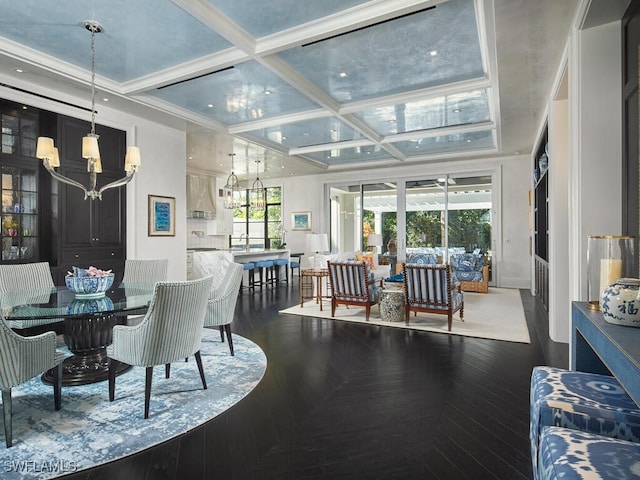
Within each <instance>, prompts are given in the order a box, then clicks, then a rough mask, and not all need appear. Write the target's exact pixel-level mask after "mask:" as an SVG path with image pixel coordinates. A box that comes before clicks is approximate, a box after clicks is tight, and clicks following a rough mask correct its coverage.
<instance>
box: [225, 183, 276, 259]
mask: <svg viewBox="0 0 640 480" xmlns="http://www.w3.org/2000/svg"><path fill="white" fill-rule="evenodd" d="M265 191H266V199H267V201H266V204H265V208H264V210H254V209H251V208H249V204H248V201H247V199H248V198H249V196H248V193H249V191H248V190H245V191H244V192H242V194H241V197H240V203H241V206H240V208H236V209H235V210H234V211H233V235H231V238H230V240H229V246H230V247H231V248H244V247H245V246H246V245H247V244H248V245H249V246H250V247H252V248H279V247H281V246H282V243H283V241H284V228H283V225H282V188H281V187H268V188H265Z"/></svg>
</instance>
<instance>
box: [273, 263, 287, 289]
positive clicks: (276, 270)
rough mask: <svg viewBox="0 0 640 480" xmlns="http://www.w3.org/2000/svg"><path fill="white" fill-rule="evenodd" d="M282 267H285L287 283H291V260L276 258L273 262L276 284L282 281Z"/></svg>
mask: <svg viewBox="0 0 640 480" xmlns="http://www.w3.org/2000/svg"><path fill="white" fill-rule="evenodd" d="M280 267H284V274H285V279H286V280H285V281H286V282H287V283H289V260H288V259H286V258H276V259H274V260H273V270H274V272H273V273H274V275H275V283H278V282H279V281H280Z"/></svg>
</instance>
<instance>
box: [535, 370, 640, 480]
mask: <svg viewBox="0 0 640 480" xmlns="http://www.w3.org/2000/svg"><path fill="white" fill-rule="evenodd" d="M530 396H531V398H530V400H531V403H530V409H531V410H530V425H529V428H530V430H529V439H530V440H531V461H532V464H533V474H534V478H537V473H538V465H537V463H538V460H539V458H540V457H539V455H540V451H539V448H540V434H541V432H542V429H543V428H544V427H547V426H556V427H564V428H569V429H572V430H578V431H583V432H587V433H592V434H596V435H603V436H606V437H610V438H618V439H621V440H630V441H633V442H639V441H640V410H639V409H638V406H637V405H636V404H635V402H634V401H633V400H632V399H631V397H629V395H628V394H627V393H626V392H625V391H624V389H623V388H622V386H621V385H620V384H619V383H618V381H617V380H616V379H615V378H614V377H610V376H608V375H598V374H594V373H585V372H574V371H569V370H563V369H560V368H552V367H535V368H534V369H533V372H532V374H531V392H530ZM538 480H539V479H538Z"/></svg>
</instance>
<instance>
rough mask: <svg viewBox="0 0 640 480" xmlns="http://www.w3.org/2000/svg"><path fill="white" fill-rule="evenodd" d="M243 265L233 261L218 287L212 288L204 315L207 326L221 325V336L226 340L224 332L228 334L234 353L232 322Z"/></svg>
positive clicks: (231, 349) (231, 350) (230, 348)
mask: <svg viewBox="0 0 640 480" xmlns="http://www.w3.org/2000/svg"><path fill="white" fill-rule="evenodd" d="M242 272H243V266H242V265H241V264H239V263H231V264H230V265H229V267H228V268H227V272H226V273H225V276H224V278H223V280H222V283H221V284H220V286H218V288H214V289H212V290H211V293H210V294H209V301H208V303H207V311H206V314H205V317H204V326H205V327H219V328H220V337H221V339H222V341H223V342H224V334H225V332H226V334H227V342H228V343H229V351H230V352H231V355H233V340H232V339H231V322H233V314H234V313H235V310H236V300H237V299H238V292H239V291H240V283H241V282H242Z"/></svg>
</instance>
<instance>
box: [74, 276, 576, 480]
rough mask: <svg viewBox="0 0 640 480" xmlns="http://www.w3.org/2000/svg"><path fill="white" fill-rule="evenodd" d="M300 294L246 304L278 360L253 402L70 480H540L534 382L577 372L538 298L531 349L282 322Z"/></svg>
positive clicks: (289, 291)
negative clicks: (533, 451) (535, 478)
mask: <svg viewBox="0 0 640 480" xmlns="http://www.w3.org/2000/svg"><path fill="white" fill-rule="evenodd" d="M298 294H299V291H298V283H297V279H296V280H294V285H293V287H291V288H288V287H287V286H285V285H281V286H280V287H278V288H277V289H265V290H263V291H262V293H259V292H257V293H255V294H251V293H246V292H245V293H243V294H241V295H240V297H239V300H238V306H237V309H236V321H235V322H234V323H233V325H232V329H233V331H234V332H235V333H237V334H239V335H242V336H244V337H246V338H249V339H251V340H252V341H254V342H255V343H257V344H258V345H260V347H261V348H262V349H263V350H264V352H265V353H266V355H267V359H268V366H267V371H266V374H265V376H264V378H263V380H262V381H261V382H260V384H259V385H258V386H257V387H256V389H255V390H254V391H253V392H252V393H251V394H249V395H248V396H247V397H246V398H245V399H244V400H242V401H241V402H240V403H238V404H237V405H236V406H234V407H233V408H231V409H230V410H228V411H227V412H225V413H223V414H222V415H220V416H218V417H217V418H215V419H213V420H212V421H210V422H209V423H207V424H206V425H203V426H202V427H200V428H198V429H195V430H193V431H192V432H190V433H188V434H186V435H183V436H181V437H179V438H176V439H174V440H171V441H168V442H166V443H164V444H161V445H159V446H157V447H154V448H151V449H149V450H147V451H145V452H142V453H139V454H137V455H132V456H131V457H128V458H125V459H123V460H119V461H117V462H113V463H111V464H107V465H104V466H102V467H97V468H94V469H92V470H88V471H86V472H79V473H77V474H74V475H72V476H70V477H69V478H72V479H91V480H94V479H107V478H108V479H112V480H115V479H122V480H130V479H153V480H156V479H334V478H340V479H413V478H416V479H418V478H420V479H474V480H475V479H513V480H518V479H523V480H524V479H530V478H532V474H531V466H530V455H529V440H528V433H529V380H530V374H531V369H532V367H533V366H535V365H542V364H546V365H553V366H558V367H565V368H566V367H567V366H568V346H567V345H566V344H557V343H554V342H552V341H550V340H549V338H548V335H547V334H546V331H547V325H546V315H545V314H544V312H543V311H542V310H541V307H539V305H538V302H537V301H536V299H535V298H534V297H532V296H531V295H530V294H529V293H528V291H524V290H523V291H521V296H522V300H523V305H524V308H525V313H526V317H527V322H528V325H529V332H530V336H531V344H530V345H526V344H519V343H511V342H500V341H493V340H483V339H474V338H466V337H459V336H456V335H443V334H435V333H424V332H412V331H408V330H400V329H394V328H385V327H375V326H368V325H362V324H351V323H343V322H337V321H336V322H334V321H329V320H320V319H311V318H302V317H293V316H285V315H278V310H280V309H282V308H285V307H288V306H290V305H292V304H293V303H296V302H297V300H298ZM454 328H455V324H454ZM209 388H215V386H214V385H210V386H209Z"/></svg>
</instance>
